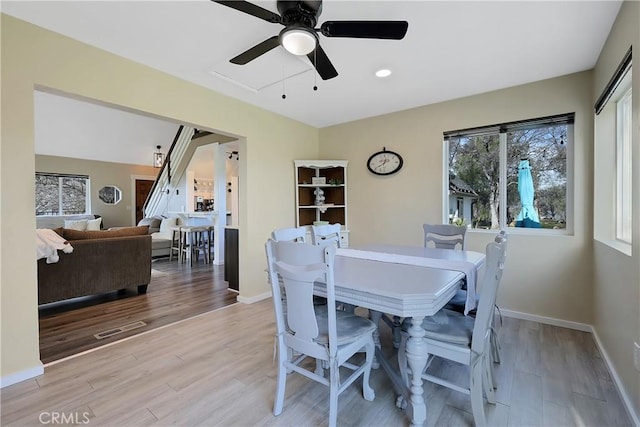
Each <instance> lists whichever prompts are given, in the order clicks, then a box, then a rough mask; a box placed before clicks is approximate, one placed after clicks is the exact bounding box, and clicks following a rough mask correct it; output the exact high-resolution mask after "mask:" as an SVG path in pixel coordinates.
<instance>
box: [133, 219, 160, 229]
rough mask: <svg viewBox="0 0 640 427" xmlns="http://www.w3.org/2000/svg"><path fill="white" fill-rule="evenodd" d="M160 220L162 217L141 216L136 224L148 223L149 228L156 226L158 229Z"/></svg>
mask: <svg viewBox="0 0 640 427" xmlns="http://www.w3.org/2000/svg"><path fill="white" fill-rule="evenodd" d="M161 222H162V218H158V217H152V218H142V219H141V220H140V222H138V225H140V226H142V225H148V226H149V229H152V228H156V229H160V223H161Z"/></svg>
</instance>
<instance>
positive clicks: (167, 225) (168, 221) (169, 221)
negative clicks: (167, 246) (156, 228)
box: [160, 216, 178, 233]
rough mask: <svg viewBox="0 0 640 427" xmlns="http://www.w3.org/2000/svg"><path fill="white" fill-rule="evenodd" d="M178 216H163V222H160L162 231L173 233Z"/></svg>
mask: <svg viewBox="0 0 640 427" xmlns="http://www.w3.org/2000/svg"><path fill="white" fill-rule="evenodd" d="M177 221H178V218H177V217H175V216H173V217H169V218H162V222H161V223H160V232H161V233H171V231H172V229H173V227H175V226H176V224H177Z"/></svg>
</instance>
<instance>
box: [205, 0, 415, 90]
mask: <svg viewBox="0 0 640 427" xmlns="http://www.w3.org/2000/svg"><path fill="white" fill-rule="evenodd" d="M212 1H214V2H215V3H220V4H222V5H224V6H227V7H230V8H232V9H236V10H239V11H240V12H244V13H247V14H249V15H252V16H255V17H256V18H260V19H263V20H265V21H267V22H271V23H273V24H280V25H284V28H283V29H282V31H280V34H279V35H277V36H273V37H270V38H268V39H266V40H265V41H263V42H261V43H258V44H257V45H255V46H253V47H252V48H250V49H248V50H246V51H244V52H242V53H241V54H240V55H238V56H236V57H234V58H232V59H231V60H230V62H231V63H233V64H238V65H244V64H247V63H248V62H250V61H253V60H254V59H256V58H257V57H259V56H260V55H263V54H265V53H267V52H269V51H270V50H272V49H274V48H276V47H278V46H280V45H282V47H284V48H285V49H286V50H287V51H288V52H291V53H292V54H294V55H306V56H307V57H308V58H309V60H310V61H311V64H313V66H314V67H315V69H316V70H317V71H318V74H319V75H320V77H322V79H323V80H329V79H332V78H334V77H336V76H337V75H338V72H337V71H336V69H335V68H334V66H333V64H332V63H331V61H330V60H329V57H328V56H327V54H326V53H325V52H324V50H323V49H322V47H321V46H320V40H319V38H318V33H322V35H323V36H325V37H348V38H361V39H389V40H401V39H403V38H404V36H405V34H406V33H407V28H408V26H409V24H408V23H407V21H326V22H324V23H322V25H321V26H320V28H314V27H315V26H316V24H317V22H318V17H319V16H320V14H321V13H322V0H315V1H314V0H293V1H291V0H278V2H277V4H278V12H280V15H278V14H277V13H275V12H271V11H270V10H267V9H264V8H262V7H260V6H257V5H255V4H253V3H250V2H247V1H236V0H231V1H222V0H212Z"/></svg>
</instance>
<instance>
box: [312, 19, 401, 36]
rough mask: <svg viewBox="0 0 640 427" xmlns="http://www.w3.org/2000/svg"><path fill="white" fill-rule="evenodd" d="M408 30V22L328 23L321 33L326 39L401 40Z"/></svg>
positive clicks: (322, 27) (324, 24)
mask: <svg viewBox="0 0 640 427" xmlns="http://www.w3.org/2000/svg"><path fill="white" fill-rule="evenodd" d="M407 28H409V23H408V22H407V21H327V22H324V23H323V24H322V26H321V27H320V31H322V34H323V35H324V36H326V37H350V38H356V39H390V40H401V39H403V38H404V35H405V34H406V33H407Z"/></svg>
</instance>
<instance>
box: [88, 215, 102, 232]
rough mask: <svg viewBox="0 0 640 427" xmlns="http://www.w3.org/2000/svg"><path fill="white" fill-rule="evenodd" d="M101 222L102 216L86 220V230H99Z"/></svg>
mask: <svg viewBox="0 0 640 427" xmlns="http://www.w3.org/2000/svg"><path fill="white" fill-rule="evenodd" d="M101 224H102V218H96V219H90V220H87V230H91V231H97V230H100V228H101V227H100V225H101Z"/></svg>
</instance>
